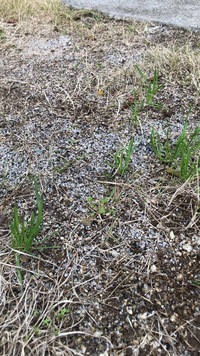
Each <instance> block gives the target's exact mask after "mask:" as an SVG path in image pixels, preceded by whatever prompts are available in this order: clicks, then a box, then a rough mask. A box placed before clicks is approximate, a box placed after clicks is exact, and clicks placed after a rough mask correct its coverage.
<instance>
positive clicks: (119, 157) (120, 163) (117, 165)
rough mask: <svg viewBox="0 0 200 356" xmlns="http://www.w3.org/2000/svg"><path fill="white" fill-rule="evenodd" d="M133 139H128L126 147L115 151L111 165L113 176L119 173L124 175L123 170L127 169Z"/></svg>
mask: <svg viewBox="0 0 200 356" xmlns="http://www.w3.org/2000/svg"><path fill="white" fill-rule="evenodd" d="M133 148H134V141H133V138H131V139H130V141H129V145H128V147H124V148H123V149H121V150H120V149H119V150H117V151H116V152H115V155H114V163H113V164H112V165H111V166H112V167H113V168H114V173H113V176H115V175H120V176H121V177H123V176H124V174H125V172H126V171H127V169H128V166H129V164H130V161H131V155H132V153H133Z"/></svg>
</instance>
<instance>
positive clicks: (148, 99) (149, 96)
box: [135, 65, 161, 107]
mask: <svg viewBox="0 0 200 356" xmlns="http://www.w3.org/2000/svg"><path fill="white" fill-rule="evenodd" d="M135 68H136V70H137V71H138V73H139V74H140V76H141V78H142V79H143V80H144V82H145V100H144V101H143V102H142V106H141V107H143V106H144V105H146V106H154V107H160V106H161V105H159V104H156V103H154V101H153V99H154V97H155V95H156V94H157V93H158V91H159V89H160V88H161V86H160V85H159V84H158V72H157V70H156V69H154V72H153V76H152V78H150V79H149V78H147V76H146V75H145V74H144V72H143V71H142V70H141V69H140V67H139V66H138V65H135Z"/></svg>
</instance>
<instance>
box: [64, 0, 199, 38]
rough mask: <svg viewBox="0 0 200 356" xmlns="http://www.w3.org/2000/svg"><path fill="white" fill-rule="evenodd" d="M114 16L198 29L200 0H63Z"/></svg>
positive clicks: (69, 3) (68, 3) (67, 3)
mask: <svg viewBox="0 0 200 356" xmlns="http://www.w3.org/2000/svg"><path fill="white" fill-rule="evenodd" d="M63 1H64V3H65V4H66V5H71V6H73V7H75V8H85V9H95V10H99V11H101V12H103V13H104V14H107V15H110V16H114V17H116V18H127V19H136V20H145V21H155V22H159V23H164V24H169V25H172V26H178V27H183V28H187V29H194V30H198V31H200V0H63Z"/></svg>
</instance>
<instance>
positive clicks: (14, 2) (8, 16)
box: [0, 0, 71, 23]
mask: <svg viewBox="0 0 200 356" xmlns="http://www.w3.org/2000/svg"><path fill="white" fill-rule="evenodd" d="M47 16H49V17H50V18H51V19H52V20H54V22H55V23H57V22H58V21H61V19H62V20H64V19H65V20H66V19H67V18H70V17H71V15H70V11H69V10H68V8H67V7H66V6H64V5H63V4H62V3H61V1H60V0H34V1H32V0H1V2H0V18H1V20H4V21H7V22H20V21H24V20H29V19H30V18H31V17H37V18H38V17H40V18H44V17H47Z"/></svg>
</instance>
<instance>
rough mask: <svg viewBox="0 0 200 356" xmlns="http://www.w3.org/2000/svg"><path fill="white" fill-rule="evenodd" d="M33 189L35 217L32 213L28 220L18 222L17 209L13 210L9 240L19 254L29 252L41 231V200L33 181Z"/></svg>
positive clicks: (35, 183)
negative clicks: (35, 204) (35, 208)
mask: <svg viewBox="0 0 200 356" xmlns="http://www.w3.org/2000/svg"><path fill="white" fill-rule="evenodd" d="M34 188H35V195H36V201H37V208H38V213H37V216H36V217H35V215H34V213H33V212H32V213H31V217H30V220H29V221H28V220H25V218H24V217H23V218H22V220H21V221H20V220H19V213H18V209H17V207H15V208H14V220H13V222H12V223H11V226H10V228H11V239H12V248H13V249H15V250H19V251H21V252H25V253H28V252H30V250H31V247H32V245H33V241H34V239H35V238H36V236H37V235H38V234H39V233H40V231H41V223H42V219H43V211H42V209H43V199H42V198H41V197H40V195H39V191H38V186H37V182H36V180H35V179H34Z"/></svg>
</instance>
